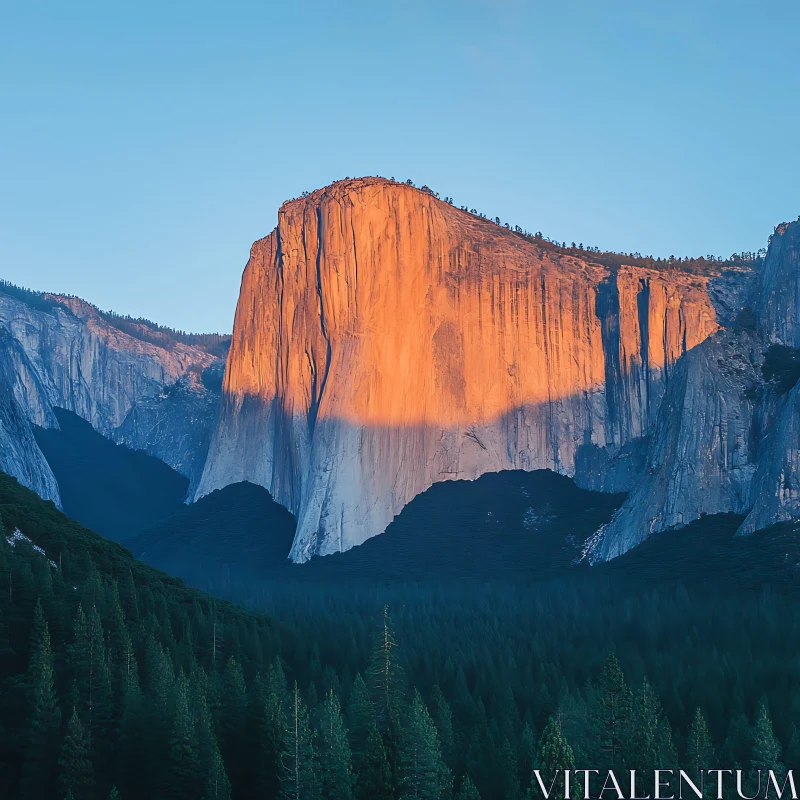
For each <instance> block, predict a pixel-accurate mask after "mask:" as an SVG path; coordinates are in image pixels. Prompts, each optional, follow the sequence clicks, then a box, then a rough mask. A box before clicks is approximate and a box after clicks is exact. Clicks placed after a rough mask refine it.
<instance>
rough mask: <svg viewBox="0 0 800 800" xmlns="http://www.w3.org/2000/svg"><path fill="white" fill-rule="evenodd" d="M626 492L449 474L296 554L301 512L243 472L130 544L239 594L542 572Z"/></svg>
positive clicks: (563, 564) (542, 474) (551, 480)
mask: <svg viewBox="0 0 800 800" xmlns="http://www.w3.org/2000/svg"><path fill="white" fill-rule="evenodd" d="M623 498H624V495H620V494H614V495H612V494H604V493H600V492H591V491H587V490H584V489H580V488H578V487H577V486H576V485H575V483H574V482H573V481H572V480H570V479H569V478H565V477H563V476H560V475H556V474H554V473H552V472H550V471H547V470H537V471H534V472H522V471H505V472H500V473H491V474H487V475H483V476H481V477H480V478H478V479H476V480H475V481H463V480H459V481H444V482H442V483H437V484H436V485H434V486H433V487H431V488H430V489H428V490H427V491H426V492H423V493H422V494H421V495H419V496H418V497H416V498H414V499H413V500H412V501H411V502H410V503H409V504H408V505H407V506H406V507H405V508H404V509H403V511H402V512H401V513H400V514H399V515H398V516H397V517H396V518H395V519H394V521H393V522H392V523H391V524H390V525H389V526H388V528H387V529H386V531H385V532H384V533H382V534H381V535H380V536H375V537H373V538H371V539H369V540H368V541H367V542H365V543H364V544H362V545H359V546H358V547H354V548H352V549H351V550H348V551H347V552H346V553H337V554H334V555H331V556H325V557H317V558H314V559H312V560H311V561H310V562H307V563H306V564H303V565H292V564H291V563H290V562H287V560H286V558H287V556H288V553H289V548H290V546H291V541H292V537H293V534H294V519H293V518H292V517H291V515H290V514H289V513H288V512H287V511H286V510H285V509H284V508H283V507H281V506H279V505H278V504H277V503H275V502H274V501H273V500H272V499H271V498H270V496H269V493H268V492H267V491H266V490H264V489H262V488H260V487H257V486H254V485H252V484H246V483H242V484H234V485H232V486H228V487H226V488H225V489H221V490H218V491H216V492H213V493H212V494H210V495H208V496H207V497H204V498H202V499H201V500H199V501H198V502H197V503H195V504H194V505H192V506H189V507H187V508H186V509H183V510H182V511H181V512H180V513H178V514H176V515H174V516H172V517H170V518H169V519H166V520H163V521H162V522H160V523H157V524H156V525H154V526H152V527H151V528H149V529H148V530H146V531H144V532H143V533H142V534H141V535H139V536H137V537H136V538H135V539H134V540H133V541H131V542H130V547H131V548H132V549H133V551H134V553H135V554H136V555H137V556H138V557H140V558H142V559H143V560H145V561H147V562H149V563H151V564H153V565H154V566H158V567H159V568H161V569H164V570H167V571H169V572H171V573H172V574H175V575H178V576H180V577H182V578H184V579H185V580H187V581H188V582H190V583H192V584H194V585H197V586H204V587H206V588H208V589H210V590H213V591H214V592H215V593H217V594H222V595H229V594H230V595H231V596H238V595H237V593H238V592H239V591H240V590H243V589H244V588H245V587H248V589H249V590H252V591H259V590H260V589H261V588H263V586H264V584H270V583H274V582H276V581H277V582H284V581H288V582H289V583H296V582H301V583H304V584H306V583H330V582H333V583H337V584H339V585H342V586H344V585H347V584H348V583H354V584H364V583H370V582H374V581H377V582H383V581H388V582H410V581H428V580H432V581H436V582H438V581H446V582H447V581H454V580H455V581H458V580H461V579H478V580H493V579H497V580H515V581H520V580H522V581H529V580H541V579H543V578H546V577H550V576H553V575H556V574H560V573H561V572H563V571H564V570H566V569H568V568H569V567H570V565H571V564H572V562H573V561H574V560H575V558H576V557H577V556H579V555H580V553H581V548H582V545H583V543H584V541H585V540H586V539H587V537H589V536H591V534H592V533H594V532H595V531H596V530H597V529H598V528H599V527H600V526H601V525H603V524H605V523H606V522H608V520H609V519H610V517H611V514H612V513H613V512H614V510H615V509H616V508H618V507H619V505H620V503H621V502H622V500H623Z"/></svg>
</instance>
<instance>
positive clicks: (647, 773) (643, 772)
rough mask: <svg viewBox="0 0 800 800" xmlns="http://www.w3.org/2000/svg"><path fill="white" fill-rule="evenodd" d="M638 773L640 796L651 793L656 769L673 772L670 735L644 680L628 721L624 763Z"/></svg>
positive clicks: (668, 728)
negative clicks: (671, 770) (643, 793)
mask: <svg viewBox="0 0 800 800" xmlns="http://www.w3.org/2000/svg"><path fill="white" fill-rule="evenodd" d="M623 760H624V761H625V762H626V763H627V766H628V767H629V768H630V769H635V770H636V772H637V785H638V786H640V787H641V791H642V792H650V791H654V790H655V787H654V785H653V775H654V771H655V770H656V769H674V768H675V765H676V755H675V750H674V747H673V745H672V731H671V729H670V726H669V721H668V720H667V718H666V716H665V714H664V711H663V709H662V708H661V702H660V701H659V699H658V696H657V695H656V693H655V692H654V691H653V687H652V686H651V685H650V683H649V682H648V680H647V678H645V679H644V680H643V681H642V685H641V687H640V688H639V690H638V691H637V692H636V694H635V696H634V698H633V706H632V714H631V721H630V726H629V732H628V741H627V746H626V748H625V754H624V759H623Z"/></svg>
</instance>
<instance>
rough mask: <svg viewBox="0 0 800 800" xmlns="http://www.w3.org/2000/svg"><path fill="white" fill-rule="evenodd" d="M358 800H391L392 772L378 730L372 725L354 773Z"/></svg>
mask: <svg viewBox="0 0 800 800" xmlns="http://www.w3.org/2000/svg"><path fill="white" fill-rule="evenodd" d="M355 796H356V798H357V799H358V800H392V798H393V796H394V795H393V791H392V770H391V768H390V766H389V759H388V758H387V757H386V749H385V748H384V746H383V740H382V739H381V735H380V733H378V729H377V728H376V727H375V724H374V723H373V724H372V727H371V728H370V731H369V733H368V734H367V741H366V744H365V746H364V752H363V754H362V756H361V758H360V760H359V768H358V771H357V773H356V788H355Z"/></svg>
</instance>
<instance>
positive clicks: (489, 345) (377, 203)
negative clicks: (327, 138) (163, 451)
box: [197, 178, 719, 561]
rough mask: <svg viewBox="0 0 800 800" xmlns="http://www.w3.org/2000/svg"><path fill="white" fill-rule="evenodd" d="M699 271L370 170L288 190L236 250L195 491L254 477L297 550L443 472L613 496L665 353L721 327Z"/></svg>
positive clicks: (337, 543)
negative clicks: (546, 234)
mask: <svg viewBox="0 0 800 800" xmlns="http://www.w3.org/2000/svg"><path fill="white" fill-rule="evenodd" d="M715 277H719V276H717V275H714V274H711V275H698V274H689V273H684V272H680V271H678V270H671V271H659V270H657V269H645V268H641V267H638V266H630V267H628V266H621V267H614V266H608V265H606V264H603V263H601V262H600V261H599V260H593V259H592V257H591V255H590V254H589V253H586V254H585V257H577V256H575V255H567V254H564V253H562V252H558V251H555V250H553V249H552V248H547V247H544V246H543V245H538V244H536V243H535V242H531V241H528V240H526V239H525V238H523V237H521V236H519V235H517V234H515V233H513V232H511V231H509V230H505V229H504V228H502V227H500V226H499V225H495V224H493V223H491V222H489V221H487V220H484V219H481V218H479V217H476V216H474V215H472V214H470V213H467V212H465V211H462V210H459V209H457V208H454V207H453V206H451V205H450V204H448V203H446V202H443V201H440V200H438V199H436V198H435V197H434V196H433V195H432V194H430V193H427V192H424V191H421V190H418V189H415V188H413V187H410V186H407V185H405V184H398V183H395V182H392V181H387V180H383V179H377V178H368V179H360V180H346V181H342V182H338V183H335V184H333V185H332V186H330V187H327V188H325V189H321V190H319V191H316V192H313V193H311V194H310V195H308V196H306V197H303V198H301V199H298V200H294V201H291V202H289V203H287V204H285V205H284V206H283V207H282V208H281V209H280V212H279V215H278V226H277V228H276V229H275V230H274V231H273V232H272V234H270V235H269V236H268V237H267V238H266V239H262V240H261V241H258V242H256V243H255V245H254V246H253V248H252V250H251V255H250V260H249V262H248V264H247V267H246V269H245V272H244V276H243V279H242V287H241V294H240V298H239V303H238V306H237V311H236V318H235V323H234V334H233V341H232V344H231V350H230V353H229V357H228V364H227V370H226V375H225V381H224V385H223V402H222V408H221V411H220V419H219V423H218V425H217V429H216V432H215V434H214V437H213V440H212V444H211V447H210V450H209V456H208V460H207V463H206V467H205V470H204V473H203V477H202V480H201V482H200V486H199V489H198V492H197V496H198V497H201V496H203V495H204V494H207V493H208V492H210V491H213V490H214V489H217V488H221V487H223V486H225V485H227V484H230V483H235V482H238V481H242V480H247V481H250V482H252V483H256V484H259V485H262V486H264V487H265V488H267V489H268V490H269V491H270V493H271V494H272V496H273V497H274V498H275V499H276V500H277V501H278V502H280V503H281V504H283V505H285V506H286V507H287V508H288V509H289V510H290V511H292V513H294V514H295V515H296V516H297V519H298V529H297V534H296V537H295V542H294V545H293V547H292V552H291V556H292V558H293V559H294V560H295V561H305V560H307V559H308V558H310V557H311V556H313V555H318V554H319V555H323V554H329V553H333V552H337V551H342V550H347V549H349V548H350V547H352V546H353V545H356V544H361V543H362V542H364V541H365V540H366V539H368V538H369V537H371V536H374V535H376V534H378V533H380V532H381V531H383V530H384V529H385V528H386V526H387V525H388V524H389V522H390V521H391V520H392V518H393V517H394V516H395V515H396V514H398V513H399V512H400V510H401V509H402V508H403V507H404V506H405V505H406V504H407V503H408V502H409V501H410V500H411V499H412V498H413V497H415V496H416V495H418V494H420V492H422V491H424V490H425V489H427V488H428V487H429V486H431V485H432V484H433V483H435V482H438V481H442V480H453V479H474V478H477V477H478V476H480V475H482V474H483V473H485V472H495V471H499V470H507V469H512V470H513V469H525V470H534V469H551V470H553V471H555V472H558V473H561V474H564V475H568V476H575V477H576V479H577V480H578V482H579V483H582V484H584V485H591V486H596V485H598V484H602V486H603V488H606V489H613V490H616V491H622V490H627V489H628V488H630V486H631V477H632V474H633V473H632V472H631V470H630V469H628V464H629V458H630V456H631V453H632V452H634V451H635V450H636V448H633V450H631V449H630V446H631V444H632V443H635V442H637V440H640V439H642V438H643V437H644V436H646V435H647V434H648V432H649V431H650V428H651V424H652V420H653V419H654V418H655V415H656V413H657V410H658V407H659V404H660V401H661V398H662V396H663V394H664V392H665V389H666V387H667V385H668V382H669V377H670V375H671V373H672V371H673V369H674V366H675V363H676V362H677V361H678V359H679V358H680V356H681V355H682V354H683V353H685V352H686V351H687V350H689V349H690V348H692V347H694V346H695V345H697V344H699V343H700V342H701V341H703V340H704V339H705V338H706V337H708V336H709V335H711V334H712V333H714V332H715V331H716V330H717V329H718V327H719V325H718V322H717V317H716V312H715V309H714V305H713V301H712V296H711V294H710V293H709V290H708V287H709V283H710V282H711V281H712V279H713V278H715ZM626 448H628V449H626ZM616 456H624V457H621V458H619V459H617V460H616V461H615V457H616Z"/></svg>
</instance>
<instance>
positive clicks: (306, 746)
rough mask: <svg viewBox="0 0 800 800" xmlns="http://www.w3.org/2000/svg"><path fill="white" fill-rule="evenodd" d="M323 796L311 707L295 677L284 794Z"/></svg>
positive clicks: (298, 799)
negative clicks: (302, 695)
mask: <svg viewBox="0 0 800 800" xmlns="http://www.w3.org/2000/svg"><path fill="white" fill-rule="evenodd" d="M319 796H320V782H319V768H318V766H317V757H316V753H315V751H314V735H313V731H312V729H311V725H310V724H309V720H308V710H307V709H306V706H305V703H304V702H303V700H302V699H301V697H300V688H299V687H298V685H297V681H295V684H294V691H293V692H292V696H291V700H290V706H289V712H288V714H287V719H286V727H285V733H284V749H283V787H282V797H283V798H285V800H317V798H318V797H319Z"/></svg>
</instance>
